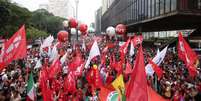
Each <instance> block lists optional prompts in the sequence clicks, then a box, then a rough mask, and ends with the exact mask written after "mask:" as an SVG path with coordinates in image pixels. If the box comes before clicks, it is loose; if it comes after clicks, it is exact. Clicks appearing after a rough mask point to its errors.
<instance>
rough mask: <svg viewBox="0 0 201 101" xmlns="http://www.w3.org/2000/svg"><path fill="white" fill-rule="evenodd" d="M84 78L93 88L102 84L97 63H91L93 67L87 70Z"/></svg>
mask: <svg viewBox="0 0 201 101" xmlns="http://www.w3.org/2000/svg"><path fill="white" fill-rule="evenodd" d="M86 78H87V81H88V82H89V84H91V85H92V86H93V87H94V88H100V87H101V86H102V85H103V84H102V79H101V75H100V72H99V70H98V67H97V65H93V68H91V70H90V71H89V72H88V74H87V77H86Z"/></svg>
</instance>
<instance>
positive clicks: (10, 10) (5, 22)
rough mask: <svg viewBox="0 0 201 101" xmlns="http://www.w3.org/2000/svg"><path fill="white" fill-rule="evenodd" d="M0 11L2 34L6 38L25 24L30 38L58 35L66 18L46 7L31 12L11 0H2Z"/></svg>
mask: <svg viewBox="0 0 201 101" xmlns="http://www.w3.org/2000/svg"><path fill="white" fill-rule="evenodd" d="M0 12H1V14H0V36H3V37H4V38H9V37H11V36H12V35H13V34H14V33H15V32H16V31H17V30H18V29H19V28H20V27H21V26H22V25H23V24H25V25H26V29H27V38H28V39H36V38H38V37H40V36H47V35H48V34H54V35H56V33H57V32H58V31H59V30H61V29H63V27H62V22H63V21H64V18H61V17H57V16H54V15H53V14H51V13H49V12H48V11H46V10H45V9H39V10H36V11H34V12H30V11H29V10H28V9H26V8H23V7H20V6H18V4H16V3H10V2H9V0H0Z"/></svg>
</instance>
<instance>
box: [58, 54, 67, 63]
mask: <svg viewBox="0 0 201 101" xmlns="http://www.w3.org/2000/svg"><path fill="white" fill-rule="evenodd" d="M66 57H67V52H66V53H65V54H64V55H63V56H62V57H61V59H60V62H61V64H64V62H65V60H66Z"/></svg>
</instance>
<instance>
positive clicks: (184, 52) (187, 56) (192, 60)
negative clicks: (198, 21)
mask: <svg viewBox="0 0 201 101" xmlns="http://www.w3.org/2000/svg"><path fill="white" fill-rule="evenodd" d="M178 40H179V41H178V45H177V50H178V57H179V58H180V59H181V60H182V61H184V63H185V64H186V66H187V69H188V71H189V74H190V76H191V77H194V76H195V75H196V74H197V70H196V67H195V64H196V61H197V60H198V56H197V55H196V53H195V52H194V51H193V50H192V49H191V47H190V46H189V45H188V43H187V42H186V41H185V39H184V38H183V36H182V33H181V32H180V33H179V36H178Z"/></svg>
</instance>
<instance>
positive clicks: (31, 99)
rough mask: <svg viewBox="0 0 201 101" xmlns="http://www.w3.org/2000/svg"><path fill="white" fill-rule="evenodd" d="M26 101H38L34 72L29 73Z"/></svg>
mask: <svg viewBox="0 0 201 101" xmlns="http://www.w3.org/2000/svg"><path fill="white" fill-rule="evenodd" d="M26 101H36V88H35V83H34V79H33V74H32V72H31V73H30V75H29V80H28V86H27V97H26Z"/></svg>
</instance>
